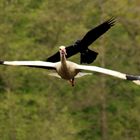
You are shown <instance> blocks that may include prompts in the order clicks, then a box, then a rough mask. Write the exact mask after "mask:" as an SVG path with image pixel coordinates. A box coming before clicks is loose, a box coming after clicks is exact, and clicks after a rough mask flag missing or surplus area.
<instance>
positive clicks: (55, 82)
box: [0, 0, 140, 140]
mask: <svg viewBox="0 0 140 140" xmlns="http://www.w3.org/2000/svg"><path fill="white" fill-rule="evenodd" d="M139 5H140V2H139V1H138V0H135V1H133V2H132V1H130V0H125V1H122V0H113V1H111V0H108V1H105V0H95V1H93V0H71V1H66V0H59V1H56V0H51V1H48V0H40V1H39V0H24V1H23V0H1V1H0V59H1V60H44V59H45V58H47V57H48V56H50V55H51V54H53V53H55V52H56V51H57V50H58V46H60V45H66V46H67V45H70V44H72V43H73V42H74V41H76V40H77V39H80V38H81V37H82V36H83V35H84V34H85V33H86V32H87V31H88V30H90V29H91V28H93V27H95V26H97V25H99V24H100V23H102V22H103V21H105V20H107V19H109V18H110V17H112V16H113V17H117V18H116V21H117V22H116V25H115V26H114V27H113V28H111V30H109V31H108V32H107V33H106V34H105V35H104V36H103V37H101V38H100V39H98V40H97V41H96V42H95V43H94V44H92V45H91V47H90V48H92V49H94V50H96V51H98V52H99V56H98V58H97V60H96V61H95V62H94V63H93V65H98V66H104V67H106V68H110V69H114V70H118V71H121V72H127V73H130V74H139V72H140V59H139V56H140V46H139V44H140V33H139V29H140V24H139V19H140V18H139V16H140V15H139V13H140V8H139ZM70 60H72V61H74V62H77V63H79V55H77V56H74V57H72V58H70ZM48 72H49V71H48V70H44V69H34V68H24V67H10V66H8V67H5V66H1V67H0V139H1V140H27V139H31V140H32V139H34V140H93V139H94V140H101V139H102V140H108V139H110V140H111V139H113V140H124V139H125V140H139V139H140V133H139V132H140V119H139V116H140V111H139V110H140V95H139V94H140V87H138V86H136V85H135V84H133V83H131V82H127V81H123V80H119V79H116V78H112V77H109V76H104V75H101V74H96V73H95V74H94V75H93V76H87V77H84V78H81V79H77V80H76V86H75V87H71V86H70V85H69V83H68V82H66V81H63V80H61V79H56V78H53V77H49V76H48V75H47V73H48Z"/></svg>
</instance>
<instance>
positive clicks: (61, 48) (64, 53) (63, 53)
mask: <svg viewBox="0 0 140 140" xmlns="http://www.w3.org/2000/svg"><path fill="white" fill-rule="evenodd" d="M60 53H61V54H62V55H67V52H66V49H65V47H64V46H61V47H60Z"/></svg>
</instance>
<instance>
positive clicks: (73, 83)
mask: <svg viewBox="0 0 140 140" xmlns="http://www.w3.org/2000/svg"><path fill="white" fill-rule="evenodd" d="M69 81H70V83H71V85H72V86H73V87H74V85H75V82H74V78H73V79H70V80H69Z"/></svg>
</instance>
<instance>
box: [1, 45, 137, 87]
mask: <svg viewBox="0 0 140 140" xmlns="http://www.w3.org/2000/svg"><path fill="white" fill-rule="evenodd" d="M66 56H67V50H66V48H65V46H61V47H60V48H59V57H60V61H59V62H46V61H0V64H2V65H12V66H28V67H36V68H45V69H51V70H52V69H54V70H55V72H54V73H50V75H51V76H55V77H58V78H62V79H64V80H68V81H70V83H71V85H72V86H74V84H75V83H74V81H75V78H79V77H82V76H85V75H91V74H92V73H86V72H83V71H90V72H98V73H103V74H106V75H110V76H114V77H117V78H120V79H124V80H129V81H132V82H134V83H135V84H138V85H140V76H134V75H129V74H125V73H121V72H118V71H114V70H110V69H105V68H101V67H97V66H88V65H79V64H77V63H74V62H71V61H68V60H67V59H66Z"/></svg>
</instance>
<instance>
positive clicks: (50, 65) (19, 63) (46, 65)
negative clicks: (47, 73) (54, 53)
mask: <svg viewBox="0 0 140 140" xmlns="http://www.w3.org/2000/svg"><path fill="white" fill-rule="evenodd" d="M2 64H4V65H13V66H31V67H43V68H55V63H51V62H45V61H3V63H2Z"/></svg>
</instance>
